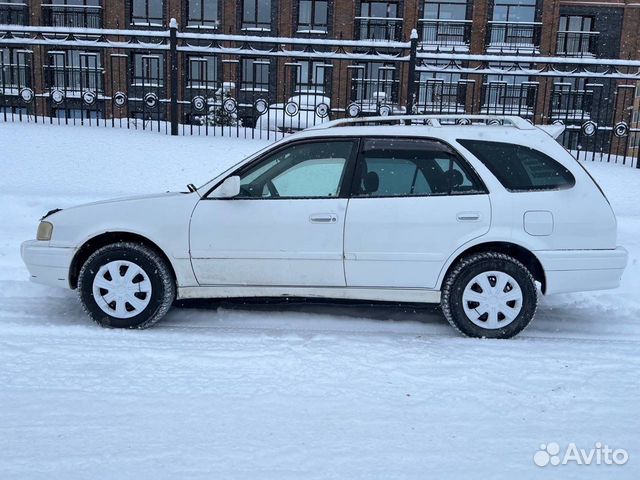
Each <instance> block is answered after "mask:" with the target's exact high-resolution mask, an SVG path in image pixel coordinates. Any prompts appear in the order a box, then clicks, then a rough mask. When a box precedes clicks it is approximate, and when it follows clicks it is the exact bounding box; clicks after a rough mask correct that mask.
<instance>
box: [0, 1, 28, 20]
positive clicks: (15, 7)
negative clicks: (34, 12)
mask: <svg viewBox="0 0 640 480" xmlns="http://www.w3.org/2000/svg"><path fill="white" fill-rule="evenodd" d="M0 25H29V7H28V6H27V2H26V0H3V1H1V2H0Z"/></svg>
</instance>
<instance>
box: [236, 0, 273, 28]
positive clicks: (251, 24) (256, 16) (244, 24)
mask: <svg viewBox="0 0 640 480" xmlns="http://www.w3.org/2000/svg"><path fill="white" fill-rule="evenodd" d="M273 1H274V0H269V23H268V24H267V23H266V22H261V21H260V8H259V6H260V0H242V1H241V2H239V5H240V30H246V31H254V32H270V31H271V30H272V29H273V15H272V14H271V12H273V6H274V5H273ZM247 3H252V4H253V7H254V12H253V19H249V20H247V19H246V18H245V16H246V14H247V11H246V8H245V7H246V5H247ZM265 25H266V26H265Z"/></svg>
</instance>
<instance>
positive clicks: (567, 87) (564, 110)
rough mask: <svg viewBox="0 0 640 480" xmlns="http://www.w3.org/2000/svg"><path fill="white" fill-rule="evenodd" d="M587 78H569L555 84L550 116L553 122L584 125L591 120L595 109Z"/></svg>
mask: <svg viewBox="0 0 640 480" xmlns="http://www.w3.org/2000/svg"><path fill="white" fill-rule="evenodd" d="M588 83H589V82H588V80H587V79H585V78H576V77H568V78H565V79H562V81H561V82H555V83H554V84H553V90H552V91H551V105H550V106H551V110H550V115H551V118H552V119H553V120H562V121H564V122H570V121H572V120H574V121H577V122H578V123H583V122H584V120H589V119H590V118H591V111H592V109H593V94H594V91H593V89H592V88H588V87H587V85H588Z"/></svg>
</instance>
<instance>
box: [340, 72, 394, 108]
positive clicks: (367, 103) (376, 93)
mask: <svg viewBox="0 0 640 480" xmlns="http://www.w3.org/2000/svg"><path fill="white" fill-rule="evenodd" d="M351 85H352V87H351V88H352V94H351V99H352V100H353V101H355V102H356V103H358V105H359V107H360V110H361V112H363V113H366V114H371V113H377V112H378V108H379V107H380V106H382V105H394V104H397V101H398V80H397V70H396V67H395V66H393V64H386V63H383V62H367V63H366V64H364V65H358V66H356V67H352V82H351Z"/></svg>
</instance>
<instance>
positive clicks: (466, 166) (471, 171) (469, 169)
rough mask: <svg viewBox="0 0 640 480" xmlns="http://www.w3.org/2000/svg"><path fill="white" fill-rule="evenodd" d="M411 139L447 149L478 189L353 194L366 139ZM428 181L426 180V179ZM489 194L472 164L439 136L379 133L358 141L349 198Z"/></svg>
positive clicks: (363, 137)
mask: <svg viewBox="0 0 640 480" xmlns="http://www.w3.org/2000/svg"><path fill="white" fill-rule="evenodd" d="M399 139H400V140H411V141H426V142H434V143H438V144H440V145H441V146H443V147H444V149H445V150H447V153H448V154H449V155H452V156H453V157H454V158H455V160H456V161H457V162H458V164H459V166H460V168H462V170H463V171H464V173H465V174H466V175H467V177H468V178H469V180H471V181H472V182H474V183H476V184H477V185H478V187H479V188H478V190H477V191H473V192H460V193H455V192H452V191H449V192H448V193H436V194H427V195H377V196H361V195H357V194H354V192H355V190H356V184H355V182H356V178H355V172H356V171H357V169H358V166H359V165H360V162H361V161H362V158H363V155H364V151H363V150H364V144H365V141H366V140H387V141H393V140H399ZM427 182H428V181H427ZM488 194H489V189H488V188H487V185H486V184H485V182H484V180H483V179H482V177H481V176H480V175H479V174H478V172H477V171H476V169H475V168H474V167H473V165H471V163H470V162H469V161H468V160H467V159H466V158H465V157H464V155H462V154H461V153H460V152H459V151H458V150H457V149H456V148H455V147H453V146H452V145H451V144H450V143H448V142H446V141H444V140H442V139H439V138H433V137H416V136H411V137H409V136H406V137H405V136H402V137H392V136H391V137H390V136H384V135H383V136H380V135H374V136H362V137H361V141H360V147H359V150H358V158H357V161H356V164H355V165H354V169H353V172H352V175H351V186H350V188H349V198H353V199H377V198H387V199H389V198H430V197H458V196H464V195H488Z"/></svg>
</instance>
